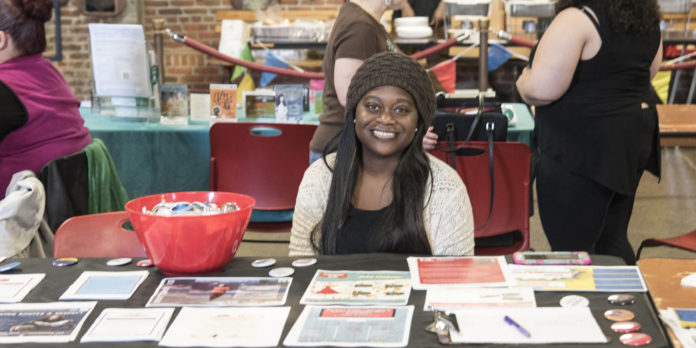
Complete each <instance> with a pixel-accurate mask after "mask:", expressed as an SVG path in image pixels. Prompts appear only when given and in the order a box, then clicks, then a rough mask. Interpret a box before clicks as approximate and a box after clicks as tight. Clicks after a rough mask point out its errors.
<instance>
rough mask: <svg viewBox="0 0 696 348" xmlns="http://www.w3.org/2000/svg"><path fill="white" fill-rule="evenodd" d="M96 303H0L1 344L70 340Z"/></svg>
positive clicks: (73, 338)
mask: <svg viewBox="0 0 696 348" xmlns="http://www.w3.org/2000/svg"><path fill="white" fill-rule="evenodd" d="M96 304H97V302H46V303H16V304H5V305H0V343H24V342H55V343H58V342H63V343H64V342H70V341H74V340H75V338H76V336H77V333H78V332H80V328H81V327H82V324H84V322H85V319H87V317H88V316H89V313H90V312H92V309H94V306H95V305H96Z"/></svg>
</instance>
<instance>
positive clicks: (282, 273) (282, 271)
mask: <svg viewBox="0 0 696 348" xmlns="http://www.w3.org/2000/svg"><path fill="white" fill-rule="evenodd" d="M293 273H295V270H294V269H293V268H292V267H278V268H274V269H272V270H270V271H268V275H269V276H271V277H275V278H279V277H289V276H291V275H292V274H293Z"/></svg>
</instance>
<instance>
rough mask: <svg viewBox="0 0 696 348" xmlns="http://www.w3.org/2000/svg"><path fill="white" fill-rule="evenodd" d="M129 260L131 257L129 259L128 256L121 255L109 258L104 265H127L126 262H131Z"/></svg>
mask: <svg viewBox="0 0 696 348" xmlns="http://www.w3.org/2000/svg"><path fill="white" fill-rule="evenodd" d="M131 261H133V259H131V258H130V257H121V258H118V259H111V260H109V261H106V265H107V266H123V265H127V264H129V263H131Z"/></svg>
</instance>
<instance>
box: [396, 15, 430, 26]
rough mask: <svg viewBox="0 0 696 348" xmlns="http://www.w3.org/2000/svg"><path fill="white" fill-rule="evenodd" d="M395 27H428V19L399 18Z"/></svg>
mask: <svg viewBox="0 0 696 348" xmlns="http://www.w3.org/2000/svg"><path fill="white" fill-rule="evenodd" d="M394 26H395V27H397V28H398V27H401V26H409V27H414V26H415V27H427V26H428V17H399V18H396V19H394Z"/></svg>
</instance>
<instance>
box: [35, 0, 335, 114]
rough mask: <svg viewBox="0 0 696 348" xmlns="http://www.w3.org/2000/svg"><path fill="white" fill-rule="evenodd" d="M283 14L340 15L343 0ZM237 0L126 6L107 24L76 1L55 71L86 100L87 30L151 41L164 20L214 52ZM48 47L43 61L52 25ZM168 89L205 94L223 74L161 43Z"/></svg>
mask: <svg viewBox="0 0 696 348" xmlns="http://www.w3.org/2000/svg"><path fill="white" fill-rule="evenodd" d="M278 2H279V4H280V5H281V6H282V8H283V9H286V10H290V9H299V10H313V9H333V8H335V9H338V8H339V7H340V6H341V4H343V0H278ZM240 3H241V1H240V0H128V6H127V7H126V10H125V11H124V12H123V13H122V14H121V15H119V16H118V17H116V18H110V19H106V20H99V19H94V18H91V17H85V16H83V15H82V14H81V13H80V11H79V9H78V8H77V7H76V1H68V2H67V4H66V5H64V6H62V7H61V17H62V18H61V26H62V29H61V33H62V41H63V44H62V51H63V59H62V61H60V62H55V63H54V64H55V66H56V67H57V68H58V70H60V72H61V73H62V74H63V76H65V78H66V80H67V81H68V84H69V85H70V87H71V88H72V90H73V93H74V94H75V96H76V97H77V98H79V99H83V100H85V99H89V96H90V90H91V76H92V75H91V62H90V55H89V31H88V28H87V25H88V24H89V23H92V22H101V23H141V24H144V28H145V36H146V38H147V39H148V40H152V33H153V30H152V19H153V18H164V20H165V28H170V29H171V30H172V31H174V32H177V33H181V34H185V35H187V36H188V37H190V38H192V39H195V40H197V41H200V42H202V43H204V44H206V45H210V46H212V47H216V48H217V46H218V41H219V38H220V34H219V33H217V32H215V25H216V24H217V19H216V17H215V14H216V12H217V11H218V10H230V9H239V8H238V7H240ZM46 31H47V35H48V42H49V43H50V44H49V47H48V48H47V50H46V55H53V54H54V52H55V47H54V45H53V42H54V30H53V23H52V22H49V23H47V25H46ZM164 42H165V48H164V52H165V62H164V64H165V66H164V68H165V73H166V75H165V76H166V80H165V82H166V83H185V84H188V86H189V89H191V90H197V89H207V88H208V85H209V84H210V83H217V82H224V81H223V76H225V71H224V69H223V68H221V67H218V66H214V65H208V64H207V61H206V59H205V56H204V55H203V54H201V53H198V52H197V51H194V50H193V49H191V48H188V47H187V46H184V45H182V44H180V43H177V42H174V41H173V40H170V39H168V38H165V40H164Z"/></svg>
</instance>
